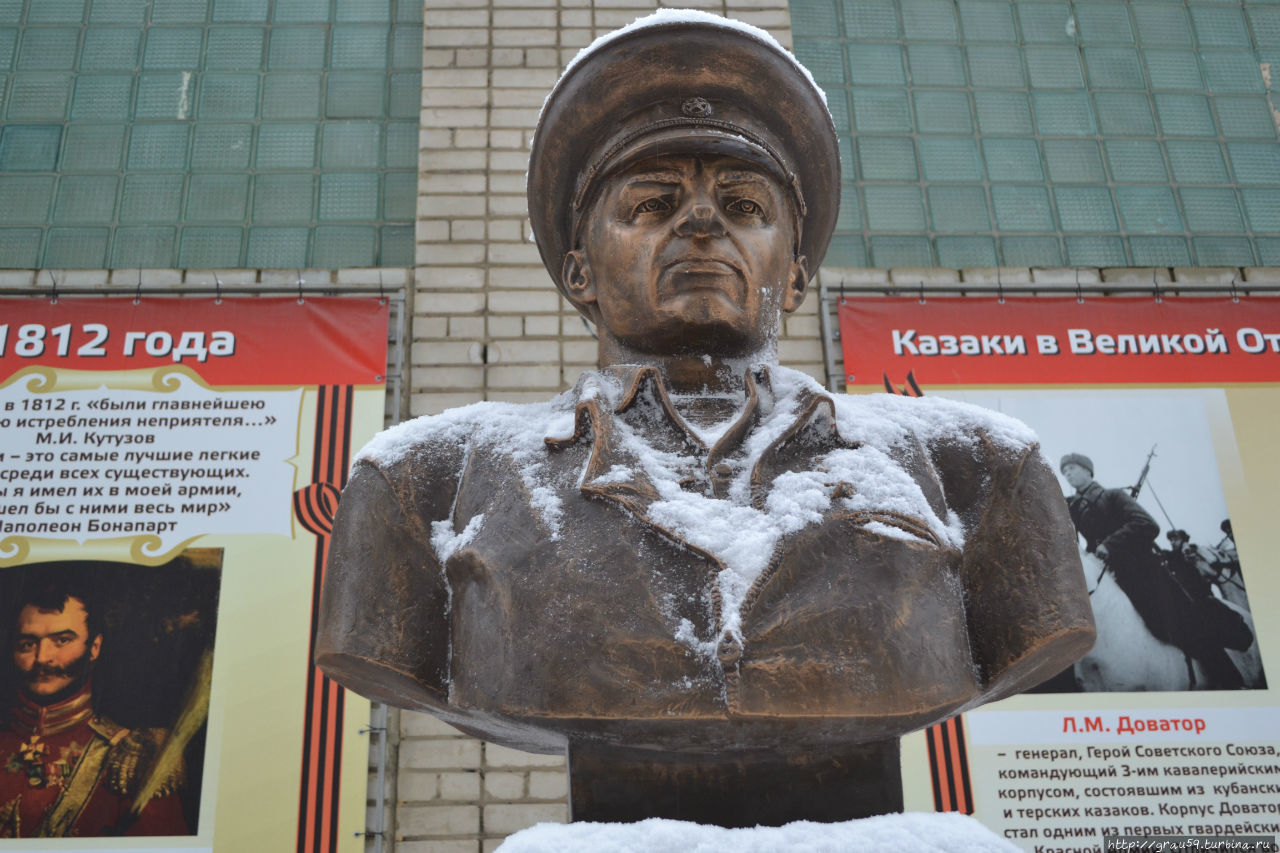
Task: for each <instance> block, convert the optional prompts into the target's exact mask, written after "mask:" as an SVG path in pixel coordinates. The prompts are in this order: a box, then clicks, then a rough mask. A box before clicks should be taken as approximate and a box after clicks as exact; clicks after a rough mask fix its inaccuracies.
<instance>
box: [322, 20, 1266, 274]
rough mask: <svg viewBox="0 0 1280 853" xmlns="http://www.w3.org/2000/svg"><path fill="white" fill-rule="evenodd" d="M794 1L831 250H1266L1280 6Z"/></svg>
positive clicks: (1154, 258) (885, 259)
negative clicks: (815, 94)
mask: <svg viewBox="0 0 1280 853" xmlns="http://www.w3.org/2000/svg"><path fill="white" fill-rule="evenodd" d="M790 5H791V10H792V20H793V22H794V28H793V37H794V42H795V51H796V54H797V56H798V57H799V58H800V59H801V60H802V61H804V62H807V63H808V64H809V65H810V66H811V67H812V70H813V71H814V73H815V78H816V79H817V80H818V82H819V85H821V86H822V87H823V88H824V89H825V90H826V92H827V95H828V99H829V101H830V102H831V103H832V104H833V105H834V106H833V109H832V117H833V119H834V121H835V122H836V131H837V133H838V134H839V136H840V139H841V154H842V167H843V171H844V175H843V178H844V183H843V186H844V193H845V199H846V200H845V202H843V203H842V205H841V215H840V218H839V220H838V222H837V225H836V234H835V236H834V238H833V240H832V249H831V255H830V262H831V263H839V264H855V265H857V264H870V265H873V266H895V265H922V264H923V265H929V264H939V265H944V266H972V265H985V264H995V263H1000V264H1015V265H1025V266H1051V265H1057V264H1081V265H1098V266H1117V265H1133V264H1137V265H1149V264H1154V265H1157V266H1158V265H1187V264H1191V265H1196V264H1199V265H1215V266H1216V265H1224V264H1225V265H1232V264H1239V265H1249V264H1255V263H1269V262H1275V263H1280V129H1278V128H1280V118H1277V113H1276V112H1275V99H1274V96H1273V95H1272V94H1271V87H1272V85H1273V84H1272V83H1271V78H1270V75H1271V74H1273V73H1274V72H1272V71H1271V69H1273V68H1277V67H1280V6H1276V5H1274V4H1271V3H1263V2H1260V0H1250V2H1243V0H1190V2H1185V3H1183V2H1167V0H791V3H790ZM353 85H354V84H353ZM327 108H328V109H330V110H332V107H329V106H328V105H327ZM329 115H331V116H332V115H333V113H332V112H330V113H329ZM352 118H356V117H355V116H352ZM389 142H390V141H389V140H386V141H384V145H388V144H389ZM388 150H389V149H388ZM850 195H852V196H853V198H852V200H850V199H849V196H850ZM392 196H393V192H392V191H391V190H390V189H385V188H384V199H383V206H384V209H387V210H395V209H397V207H396V205H395V204H393V203H392V202H391V198H392ZM1268 259H1270V260H1268Z"/></svg>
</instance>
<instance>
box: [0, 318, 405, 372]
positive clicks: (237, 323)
mask: <svg viewBox="0 0 1280 853" xmlns="http://www.w3.org/2000/svg"><path fill="white" fill-rule="evenodd" d="M387 314H388V307H387V303H386V300H379V299H341V298H336V297H317V298H307V299H303V300H299V299H297V298H287V299H278V298H266V297H264V298H255V299H245V298H236V299H231V298H227V299H186V298H180V299H158V298H147V299H138V300H134V299H132V298H106V299H59V300H58V301H57V302H52V301H50V300H48V299H32V298H20V299H19V298H14V299H0V379H3V378H5V377H7V376H9V375H10V374H12V373H16V372H17V371H19V370H21V369H22V368H23V367H26V366H27V365H31V364H37V363H38V364H41V365H43V366H45V367H64V368H67V369H70V370H137V369H140V368H154V367H166V366H169V367H172V366H174V365H177V364H182V365H186V366H187V367H190V368H192V369H193V370H195V371H196V372H197V373H199V374H200V375H201V376H202V377H203V378H204V380H205V381H206V382H208V383H209V384H211V385H283V386H297V385H320V384H322V383H326V382H329V383H339V384H342V385H375V384H378V383H381V382H382V381H383V374H384V373H385V372H386V364H387V347H386V341H387Z"/></svg>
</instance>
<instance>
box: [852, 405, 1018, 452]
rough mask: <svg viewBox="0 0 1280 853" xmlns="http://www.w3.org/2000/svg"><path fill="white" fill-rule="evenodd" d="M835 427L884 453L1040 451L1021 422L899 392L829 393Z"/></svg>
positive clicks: (973, 406) (972, 408)
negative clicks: (912, 449) (918, 449)
mask: <svg viewBox="0 0 1280 853" xmlns="http://www.w3.org/2000/svg"><path fill="white" fill-rule="evenodd" d="M832 399H833V401H834V404H835V411H836V420H837V425H838V427H839V429H840V432H841V434H842V435H843V436H844V437H845V438H846V439H849V440H852V441H858V442H862V443H866V444H870V445H872V446H874V447H880V448H882V449H886V450H888V449H891V448H894V447H901V446H903V445H904V444H909V443H919V444H920V445H921V446H923V447H924V448H926V449H927V450H929V451H931V452H937V451H943V450H949V451H952V452H954V451H955V450H957V449H967V450H968V451H969V452H970V453H972V454H974V455H977V456H980V457H990V458H992V459H993V460H994V459H996V458H1008V459H1022V458H1024V457H1025V456H1026V455H1027V454H1028V453H1029V452H1031V451H1033V450H1035V449H1036V448H1038V447H1039V439H1038V438H1037V436H1036V434H1035V432H1034V431H1033V430H1032V429H1031V428H1030V427H1029V426H1027V425H1026V424H1024V423H1023V422H1022V421H1020V420H1018V419H1016V418H1012V417H1009V416H1008V415H1005V414H1002V413H1000V412H996V411H993V410H991V409H985V408H983V407H981V406H975V405H973V404H972V403H964V402H960V401H959V400H950V399H946V398H944V397H935V396H923V397H908V396H902V395H898V394H880V393H872V394H833V395H832Z"/></svg>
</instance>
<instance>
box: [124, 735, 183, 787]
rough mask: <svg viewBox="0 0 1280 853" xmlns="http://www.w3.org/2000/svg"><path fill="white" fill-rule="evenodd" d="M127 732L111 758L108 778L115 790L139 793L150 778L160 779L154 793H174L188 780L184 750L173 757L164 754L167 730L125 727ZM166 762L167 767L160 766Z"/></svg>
mask: <svg viewBox="0 0 1280 853" xmlns="http://www.w3.org/2000/svg"><path fill="white" fill-rule="evenodd" d="M124 732H125V734H124V736H123V737H121V738H120V739H119V740H118V741H117V742H116V743H115V745H114V746H112V748H111V754H110V755H109V756H108V757H107V767H106V781H107V784H108V785H109V786H110V787H111V790H113V791H115V792H116V793H117V794H124V795H125V796H130V797H133V796H137V794H138V792H139V791H141V790H142V788H143V786H144V785H146V784H147V781H148V780H149V779H150V778H151V777H152V776H155V777H157V778H158V779H159V786H158V787H157V789H156V791H155V794H154V796H157V797H163V796H166V795H168V794H172V793H173V792H174V791H176V790H178V789H179V788H181V787H182V785H183V784H184V782H185V781H186V766H185V763H184V762H183V760H182V753H181V752H178V753H177V754H176V755H174V756H173V757H172V758H170V759H167V760H166V759H165V758H164V757H163V756H162V751H163V747H164V742H165V740H166V739H167V738H168V737H169V731H168V730H167V729H136V730H132V731H131V730H128V729H125V730H124ZM157 761H162V762H164V764H165V765H166V766H163V767H162V766H159V765H157V763H156V762H157Z"/></svg>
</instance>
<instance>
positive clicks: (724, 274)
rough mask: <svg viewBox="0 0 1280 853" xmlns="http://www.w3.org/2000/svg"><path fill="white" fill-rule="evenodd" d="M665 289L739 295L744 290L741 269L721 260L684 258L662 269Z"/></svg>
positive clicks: (674, 291)
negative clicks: (712, 291) (713, 291)
mask: <svg viewBox="0 0 1280 853" xmlns="http://www.w3.org/2000/svg"><path fill="white" fill-rule="evenodd" d="M661 280H662V284H663V285H664V286H665V287H664V289H668V290H669V291H670V292H673V293H684V292H688V291H692V290H718V291H721V292H728V293H729V294H730V295H733V296H737V295H739V293H740V291H741V289H742V281H743V275H742V270H741V268H739V267H738V265H737V264H734V263H733V262H731V261H727V260H722V259H720V258H682V259H681V260H678V261H675V262H674V263H670V264H668V265H667V266H665V267H663V269H662V279H661Z"/></svg>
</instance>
